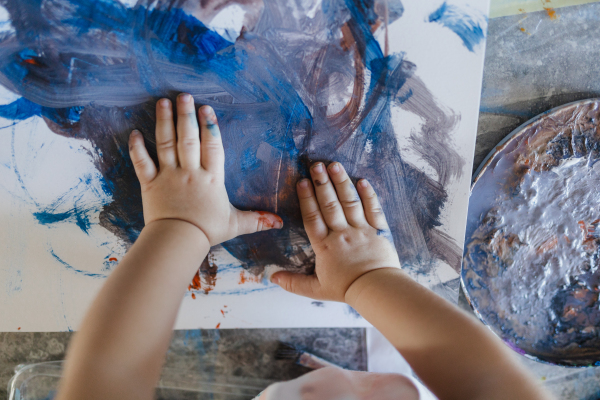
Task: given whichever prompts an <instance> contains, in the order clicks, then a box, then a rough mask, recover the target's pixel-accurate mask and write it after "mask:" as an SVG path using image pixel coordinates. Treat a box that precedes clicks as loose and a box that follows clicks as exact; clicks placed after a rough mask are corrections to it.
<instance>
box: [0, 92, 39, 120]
mask: <svg viewBox="0 0 600 400" xmlns="http://www.w3.org/2000/svg"><path fill="white" fill-rule="evenodd" d="M38 115H42V107H41V106H40V105H38V104H35V103H32V102H31V101H29V100H27V99H25V98H23V97H21V98H20V99H17V100H15V101H13V102H12V103H10V104H3V105H0V117H2V118H5V119H10V120H13V121H22V120H25V119H28V118H31V117H33V116H38Z"/></svg>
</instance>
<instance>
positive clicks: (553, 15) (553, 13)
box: [544, 7, 558, 21]
mask: <svg viewBox="0 0 600 400" xmlns="http://www.w3.org/2000/svg"><path fill="white" fill-rule="evenodd" d="M544 10H546V13H547V14H548V16H549V17H550V19H551V20H553V21H554V20H556V19H557V18H558V15H556V11H554V8H550V7H544Z"/></svg>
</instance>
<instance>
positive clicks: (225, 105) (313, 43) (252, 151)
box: [0, 0, 483, 280]
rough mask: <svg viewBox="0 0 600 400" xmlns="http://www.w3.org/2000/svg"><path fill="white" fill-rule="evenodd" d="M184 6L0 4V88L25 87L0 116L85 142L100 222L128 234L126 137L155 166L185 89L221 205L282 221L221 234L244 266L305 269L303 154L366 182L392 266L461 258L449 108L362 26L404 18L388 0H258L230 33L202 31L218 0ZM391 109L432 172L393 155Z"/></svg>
mask: <svg viewBox="0 0 600 400" xmlns="http://www.w3.org/2000/svg"><path fill="white" fill-rule="evenodd" d="M185 3H186V2H185V1H176V2H175V1H164V2H160V3H158V4H155V3H154V2H148V3H144V2H138V4H137V5H136V6H135V7H134V8H127V7H126V6H124V5H123V4H121V3H119V2H117V1H111V0H102V1H92V0H78V1H75V0H56V1H52V2H44V1H42V0H30V1H27V2H21V1H16V0H0V5H1V6H3V7H5V8H6V10H7V11H8V13H9V14H10V21H11V24H12V26H13V27H14V33H13V34H6V35H5V36H3V37H0V84H1V85H3V86H5V87H7V88H8V89H9V90H11V91H13V92H15V93H18V94H19V95H21V96H23V99H19V100H17V102H16V103H15V104H14V105H7V106H0V107H6V108H4V109H2V108H0V112H3V115H7V116H10V115H12V118H11V119H14V120H20V119H24V118H26V116H27V115H40V116H42V117H43V118H44V121H45V122H46V123H47V125H48V126H49V127H50V129H51V130H52V131H53V132H55V133H56V134H58V135H63V136H66V137H72V138H81V139H87V140H89V141H90V142H91V143H92V144H93V148H94V151H93V152H91V154H90V156H91V157H92V158H93V160H94V163H95V165H96V167H97V168H98V171H99V172H100V173H101V175H102V179H103V182H104V184H105V190H106V191H107V193H109V194H110V196H111V198H112V201H111V202H110V203H108V204H104V205H103V206H102V211H101V213H100V224H101V225H102V226H103V227H105V228H106V229H108V230H110V231H111V232H113V233H114V234H115V235H116V236H117V237H119V238H120V239H122V240H123V241H124V242H125V243H126V244H131V243H133V242H134V241H135V239H136V238H137V236H138V235H139V232H140V231H141V229H142V228H143V226H144V222H143V213H142V208H141V194H140V187H139V183H138V181H137V178H136V177H135V174H134V171H133V168H132V165H131V160H130V158H129V155H128V151H127V140H128V135H129V132H130V131H131V130H132V129H133V128H134V127H135V128H137V129H139V130H140V131H142V132H143V134H144V138H145V141H146V144H147V146H148V149H149V152H150V155H151V157H153V159H154V160H155V161H156V148H155V146H156V144H155V137H154V120H155V115H154V108H155V102H156V101H157V100H158V99H159V98H160V97H162V96H165V97H170V98H174V96H175V95H176V94H177V93H179V92H181V91H185V92H189V93H191V94H192V95H193V96H194V98H195V100H196V102H197V103H199V104H208V105H210V106H212V107H213V109H214V110H215V113H216V115H217V117H218V119H219V125H220V128H221V135H222V137H223V142H224V144H225V153H226V175H227V176H226V186H227V190H228V193H229V196H230V200H231V202H232V204H234V205H235V206H236V207H238V208H240V209H250V210H267V211H277V213H278V214H279V215H281V216H282V217H283V220H284V229H282V230H278V231H267V232H260V233H257V234H254V235H245V236H242V237H238V238H235V239H233V240H231V241H229V242H226V243H224V244H223V247H224V248H225V249H226V250H227V251H228V252H229V253H230V254H232V255H233V256H234V257H235V258H237V259H238V260H239V261H240V262H241V264H242V266H243V268H245V269H246V270H248V271H250V272H251V273H254V274H260V273H262V272H263V270H264V268H265V267H266V266H268V265H279V266H281V267H284V268H286V269H289V270H296V271H303V272H310V271H311V270H312V268H314V254H313V253H312V251H310V247H309V242H308V237H307V236H306V233H305V232H304V229H303V225H302V219H301V216H300V212H299V206H298V201H297V197H296V193H295V182H296V181H297V180H298V179H299V178H300V177H302V176H307V175H308V171H307V168H308V166H309V164H310V163H312V162H314V161H325V162H329V161H333V160H335V161H339V162H341V163H343V164H344V166H345V167H346V169H347V171H348V173H349V174H350V176H351V177H353V178H367V179H368V180H369V181H370V182H371V183H372V185H373V186H374V188H375V190H376V191H377V192H378V194H379V195H380V199H381V201H382V203H383V207H384V210H385V212H386V215H387V218H388V222H389V224H390V227H391V232H390V235H389V237H390V238H392V237H393V241H394V243H395V246H396V248H397V250H398V253H399V255H400V259H401V261H402V262H403V264H405V265H406V266H411V267H414V268H422V269H424V270H427V269H428V268H430V266H431V265H432V260H435V259H441V260H444V261H447V262H448V263H450V264H451V265H452V266H453V267H454V268H459V267H460V250H459V249H458V246H456V244H455V243H454V242H453V241H452V240H451V239H450V238H448V237H446V236H444V235H443V234H442V233H441V232H440V231H439V230H438V227H439V226H440V225H441V222H440V213H441V210H442V208H443V207H444V205H445V204H446V201H447V198H448V195H447V193H446V188H447V185H448V184H449V183H451V182H452V181H453V179H455V178H457V177H458V176H460V171H461V170H462V166H463V163H464V160H462V158H461V157H460V156H459V155H458V154H457V153H456V152H455V151H453V150H452V145H451V141H450V136H449V135H450V133H451V131H452V129H454V127H455V124H456V121H457V118H458V117H457V116H455V115H454V114H453V113H452V112H451V111H449V110H447V109H445V108H443V107H441V106H438V105H437V101H436V99H435V98H434V97H433V95H432V94H431V92H430V91H429V90H427V88H426V87H425V85H424V84H423V83H422V82H421V81H420V80H419V79H418V76H417V74H416V70H417V67H416V66H415V65H414V64H413V63H411V62H409V61H408V60H406V59H405V56H404V55H403V54H390V55H385V54H384V51H383V50H382V49H381V47H380V45H379V43H378V41H377V40H376V39H375V36H374V35H375V32H376V31H377V29H379V27H382V26H383V25H384V21H387V23H392V22H393V21H394V20H396V19H398V18H401V17H402V14H403V7H402V3H401V2H400V1H398V0H396V1H389V2H387V3H389V4H388V6H387V10H388V14H386V15H384V14H382V13H383V12H384V10H385V9H386V7H382V5H383V4H384V3H382V2H381V1H369V0H365V1H362V0H360V1H358V0H357V1H352V0H347V1H342V0H335V1H329V2H327V4H326V6H325V4H324V5H323V7H320V8H317V9H314V10H313V9H312V8H311V7H310V5H308V4H303V3H297V2H279V1H274V0H271V1H265V2H264V4H263V7H262V8H260V7H255V8H252V9H250V11H248V13H249V14H248V15H246V20H247V22H246V25H245V26H244V29H243V30H242V32H241V33H240V34H239V36H238V37H237V38H236V40H235V41H234V42H232V41H230V40H226V39H225V38H223V37H221V36H220V35H219V34H218V33H217V32H215V31H213V30H211V29H209V25H210V18H211V15H213V11H214V9H218V8H219V7H220V6H219V7H217V5H215V4H212V3H211V6H210V7H211V8H210V9H209V8H203V6H200V7H198V6H197V5H196V6H195V7H194V9H196V10H197V13H196V14H194V15H190V14H188V13H186V12H185V11H184V9H185V7H184V5H185ZM225 4H228V2H223V5H225ZM206 7H208V6H206ZM215 7H216V8H215ZM450 8H451V7H450ZM292 9H293V10H295V11H294V12H290V10H292ZM311 10H312V11H311ZM445 13H446V12H445V11H444V12H443V13H442V16H443V15H444V14H445ZM308 14H310V15H311V18H306V15H308ZM442 16H440V18H442ZM203 21H204V22H203ZM482 32H483V31H482ZM315 37H318V38H321V39H319V40H315V39H314V38H315ZM481 40H483V34H482V35H481V38H480V39H479V40H478V41H477V43H479V42H480V41H481ZM469 43H475V42H473V41H472V40H471V42H469ZM475 44H476V43H475ZM469 50H472V49H469ZM393 107H402V108H404V109H405V110H407V111H409V112H411V113H414V114H416V115H418V116H420V117H421V118H423V119H424V120H425V125H424V127H423V130H422V131H421V132H417V133H415V134H414V137H411V146H413V147H414V149H416V151H417V153H418V154H420V156H421V157H422V158H423V159H424V161H425V163H427V164H429V165H431V167H432V168H433V169H434V170H435V171H436V174H437V175H438V177H437V178H432V177H430V176H428V175H426V174H425V173H423V172H422V171H420V170H419V169H418V168H416V167H414V166H412V165H411V164H409V163H407V162H406V161H405V160H404V159H403V158H402V157H401V155H400V150H399V147H398V143H397V139H396V135H395V131H394V127H393V125H392V117H391V116H392V108H393ZM367 149H368V151H367ZM43 211H44V210H40V213H41V212H43ZM62 212H63V211H61V212H58V213H55V214H53V215H49V216H48V215H46V214H39V216H40V217H43V218H42V220H41V221H40V222H45V223H49V222H52V221H50V220H52V219H54V220H56V221H55V222H59V220H61V218H62V217H64V219H62V220H63V221H64V220H67V219H69V221H71V220H73V221H77V219H76V218H75V219H73V218H74V217H72V216H71V215H68V216H67V215H62V214H61V213H62ZM49 219H50V220H49ZM80 224H81V226H83V227H85V221H84V220H82V221H81V222H80ZM81 226H80V227H81ZM386 237H387V236H386ZM457 260H458V261H457ZM202 265H203V267H202V271H201V273H200V275H199V276H201V277H203V279H213V280H214V276H213V275H214V274H216V268H215V266H214V265H212V264H211V263H209V262H205V263H203V264H202Z"/></svg>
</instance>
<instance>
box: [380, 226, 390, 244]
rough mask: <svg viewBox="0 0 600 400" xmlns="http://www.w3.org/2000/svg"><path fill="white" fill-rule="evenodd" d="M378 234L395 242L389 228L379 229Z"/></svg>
mask: <svg viewBox="0 0 600 400" xmlns="http://www.w3.org/2000/svg"><path fill="white" fill-rule="evenodd" d="M377 236H383V237H384V238H386V239H387V240H389V241H390V243H392V244H394V237H393V236H392V231H390V230H389V229H377Z"/></svg>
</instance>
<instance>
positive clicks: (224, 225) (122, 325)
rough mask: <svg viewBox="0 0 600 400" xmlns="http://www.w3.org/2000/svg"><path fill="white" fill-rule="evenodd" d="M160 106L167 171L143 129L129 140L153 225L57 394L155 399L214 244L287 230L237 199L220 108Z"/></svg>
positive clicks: (94, 317) (70, 360)
mask: <svg viewBox="0 0 600 400" xmlns="http://www.w3.org/2000/svg"><path fill="white" fill-rule="evenodd" d="M177 111H178V118H177V130H176V129H175V126H174V124H173V111H172V106H171V103H170V102H169V101H168V100H166V99H162V100H160V101H159V102H158V103H157V107H156V115H157V124H156V142H157V152H158V159H159V164H160V170H159V171H157V168H156V166H155V165H154V163H153V162H152V159H151V158H150V156H149V155H148V152H147V151H146V148H145V146H144V140H143V138H142V136H141V135H140V134H139V133H138V132H134V133H132V135H131V137H130V142H129V146H130V147H129V149H130V154H131V159H132V161H133V164H134V166H135V171H136V174H137V176H138V178H139V180H140V183H141V187H142V201H143V208H144V220H145V223H146V226H145V227H144V229H143V230H142V232H141V234H140V236H139V238H138V239H137V241H136V242H135V244H134V245H133V246H132V247H131V249H130V250H129V252H128V253H127V255H126V256H125V257H124V258H123V260H122V261H121V262H120V263H119V266H118V267H117V268H116V270H115V271H114V272H113V273H112V274H111V275H110V277H109V278H108V279H107V281H106V283H105V284H104V286H103V287H102V289H101V291H100V293H99V294H98V296H97V297H96V299H95V301H94V302H93V304H92V306H91V308H90V310H89V311H88V313H87V315H86V317H85V319H84V321H83V323H82V325H81V327H80V330H79V332H78V333H77V334H76V335H75V337H74V338H73V342H72V343H71V345H70V347H69V350H68V354H67V361H66V365H65V372H64V379H63V381H62V382H61V384H60V387H59V391H58V395H57V400H66V399H78V400H79V399H111V400H113V399H115V400H116V399H127V400H131V399H152V398H153V395H154V387H155V385H156V382H157V381H158V378H159V376H160V371H161V367H162V363H163V360H164V357H165V353H166V351H167V348H168V346H169V342H170V338H171V334H172V329H173V325H174V323H175V318H176V315H177V310H178V308H179V305H180V303H181V300H182V298H183V295H184V292H185V290H186V289H187V287H188V284H189V282H190V280H191V279H192V276H193V275H194V273H195V272H196V271H197V270H198V267H199V266H200V263H201V262H202V260H203V259H204V257H205V256H206V254H207V252H208V250H209V248H210V246H213V245H216V244H219V243H221V242H223V241H225V240H228V239H231V238H233V237H236V236H238V235H242V234H246V233H253V232H256V231H259V230H265V229H270V228H281V226H282V222H281V219H280V218H279V217H278V216H276V215H274V214H270V213H261V214H262V215H261V214H258V213H253V212H242V211H239V210H237V209H235V208H234V207H233V206H231V204H230V203H229V198H228V197H227V192H226V190H225V184H224V152H223V145H222V143H221V137H220V133H219V127H218V125H217V123H216V117H215V115H214V112H213V111H212V109H211V108H210V107H207V106H205V107H202V108H201V109H200V112H199V114H198V115H199V118H200V125H201V139H202V140H201V141H200V140H199V129H198V123H197V120H196V112H195V107H194V102H193V99H192V98H191V96H189V95H180V96H179V97H178V98H177Z"/></svg>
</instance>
